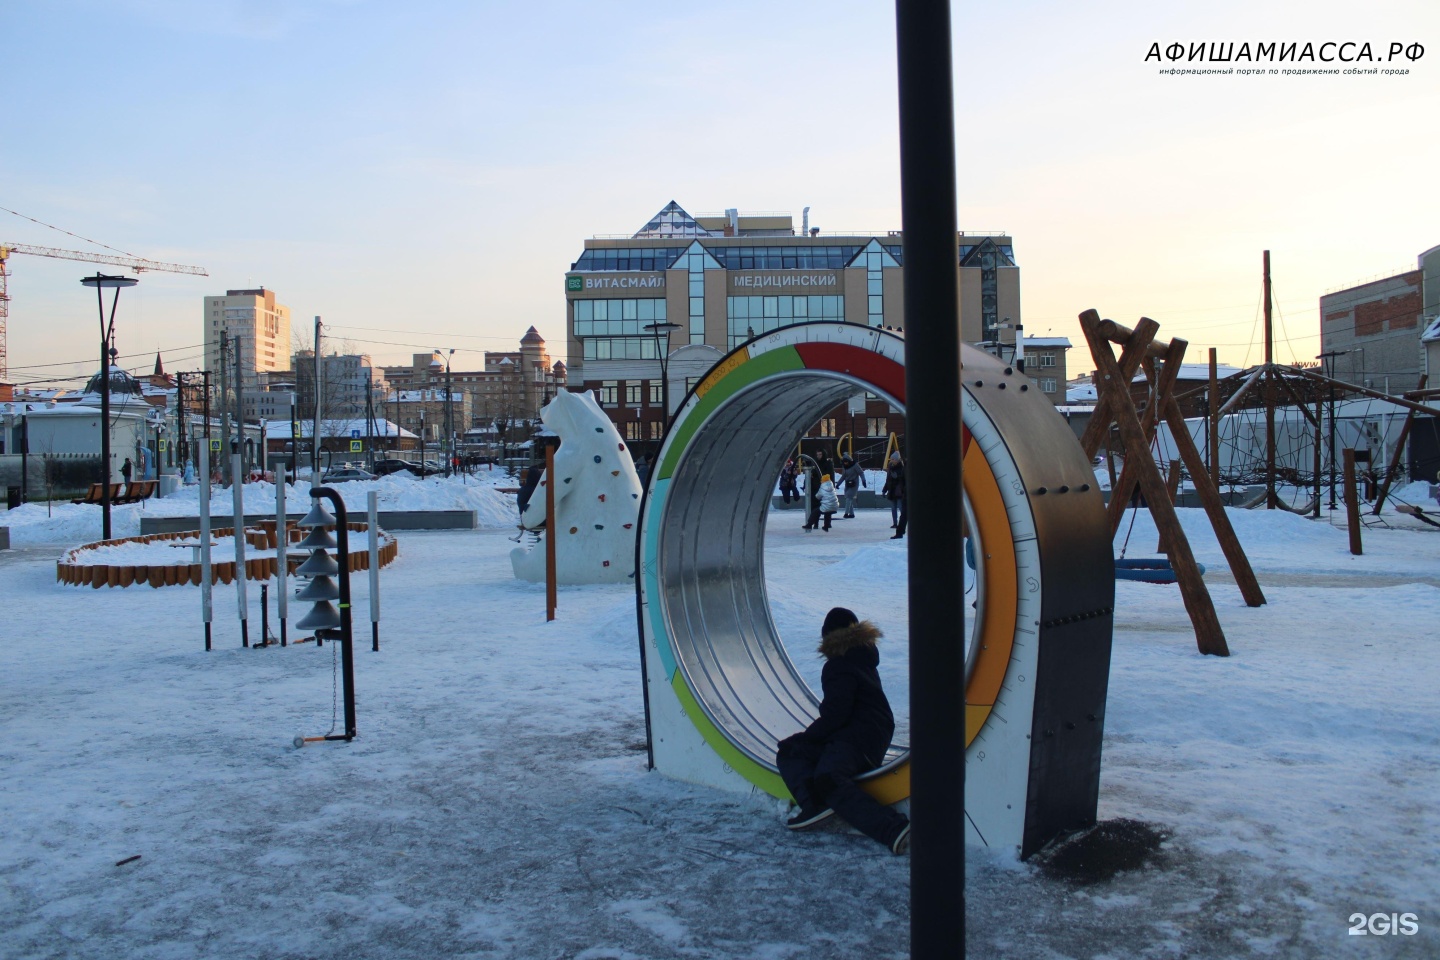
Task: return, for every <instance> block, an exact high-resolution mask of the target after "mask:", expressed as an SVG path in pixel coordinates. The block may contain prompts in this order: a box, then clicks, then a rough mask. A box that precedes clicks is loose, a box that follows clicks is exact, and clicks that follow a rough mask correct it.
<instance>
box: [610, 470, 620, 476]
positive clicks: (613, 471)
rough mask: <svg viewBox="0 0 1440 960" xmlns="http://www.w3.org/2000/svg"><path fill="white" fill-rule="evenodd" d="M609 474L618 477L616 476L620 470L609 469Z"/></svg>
mask: <svg viewBox="0 0 1440 960" xmlns="http://www.w3.org/2000/svg"><path fill="white" fill-rule="evenodd" d="M610 476H612V477H618V476H620V471H619V470H611V471H610Z"/></svg>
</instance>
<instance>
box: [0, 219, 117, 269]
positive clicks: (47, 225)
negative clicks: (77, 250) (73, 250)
mask: <svg viewBox="0 0 1440 960" xmlns="http://www.w3.org/2000/svg"><path fill="white" fill-rule="evenodd" d="M0 210H4V211H5V212H6V213H13V214H15V216H17V217H19V218H20V219H21V220H29V221H30V222H31V223H38V224H40V226H42V227H49V228H50V229H51V230H58V231H59V232H61V233H63V234H65V235H66V236H67V237H74V238H75V239H76V240H84V241H85V242H86V243H93V244H95V246H97V247H104V248H105V249H106V250H114V251H115V252H116V253H123V254H125V256H127V257H131V258H133V259H135V260H144V259H145V258H144V257H140V256H136V255H135V254H133V253H130V252H128V251H125V250H121V249H120V248H119V247H112V246H110V245H109V244H108V243H101V242H100V241H99V240H91V239H90V238H89V237H82V236H80V234H78V233H71V232H70V231H69V230H66V229H64V228H63V227H57V226H55V225H54V224H53V223H46V222H45V221H44V220H36V219H35V218H34V217H27V216H25V214H23V213H18V212H16V211H14V210H11V209H10V208H9V207H0Z"/></svg>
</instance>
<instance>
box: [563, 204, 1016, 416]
mask: <svg viewBox="0 0 1440 960" xmlns="http://www.w3.org/2000/svg"><path fill="white" fill-rule="evenodd" d="M959 256H960V267H961V269H960V271H959V273H960V279H959V290H958V295H959V297H960V305H961V328H962V335H963V336H964V338H965V339H966V340H968V341H970V342H973V343H981V342H985V341H993V342H996V343H998V342H1000V341H1002V340H1004V339H1006V336H1007V332H1008V335H1009V336H1010V337H1013V329H1011V327H1010V326H1007V324H1006V321H1010V322H1011V324H1016V323H1021V322H1023V321H1022V318H1021V315H1020V277H1019V273H1020V271H1019V268H1018V267H1017V266H1016V264H1015V255H1014V250H1013V248H1012V244H1011V239H1010V237H1008V236H1006V235H1004V234H990V233H987V234H980V235H976V234H969V233H961V234H960V235H959ZM903 276H904V252H903V250H902V248H901V234H900V232H899V231H888V232H883V233H874V234H872V233H846V234H844V235H835V236H828V235H824V234H822V233H821V231H820V230H819V229H818V228H816V229H811V228H810V226H809V222H808V208H807V212H806V219H805V220H804V221H802V225H801V228H800V230H799V231H797V230H796V229H795V224H794V220H793V218H792V217H791V216H790V215H789V214H758V215H744V216H742V215H741V214H740V213H739V212H738V211H737V210H733V209H732V210H727V211H725V213H723V214H718V215H701V216H698V217H692V216H691V215H690V214H688V213H686V212H685V210H683V209H682V208H681V207H680V206H679V205H678V204H676V203H674V202H673V201H672V202H671V203H670V204H668V205H667V206H666V207H665V208H664V209H662V210H661V211H660V212H659V213H657V214H656V215H655V216H654V217H653V218H651V220H650V221H649V222H648V223H646V224H645V226H643V227H642V228H641V229H640V230H639V231H637V232H636V233H634V234H633V235H629V236H618V237H617V236H597V237H593V238H591V239H588V240H586V241H585V242H584V248H583V249H582V251H581V253H580V256H579V257H578V259H576V260H575V262H574V263H573V264H571V267H570V269H569V270H568V271H566V275H565V300H566V330H567V333H568V334H569V337H568V339H569V357H568V364H567V370H568V386H569V388H570V389H571V390H587V389H588V390H593V391H595V393H596V395H597V397H598V398H599V399H600V403H601V406H602V407H603V408H605V409H606V410H607V411H608V412H609V413H610V415H611V419H612V420H614V421H615V423H616V425H617V427H618V428H619V429H620V432H621V435H622V436H625V437H627V438H628V439H630V440H633V441H643V440H652V439H656V438H658V437H659V436H660V433H661V430H662V427H661V424H662V423H663V420H664V412H663V409H662V398H663V395H664V393H665V392H666V391H665V390H664V389H663V388H662V385H661V383H660V378H661V373H660V366H661V364H660V359H661V357H662V355H663V356H664V357H665V358H666V364H665V365H666V367H667V368H668V370H667V377H666V379H668V381H669V391H668V393H669V403H670V409H671V410H674V409H675V408H676V407H678V406H679V404H680V403H681V402H682V401H683V399H684V397H685V393H686V391H687V390H688V388H689V387H690V386H691V385H693V383H694V382H695V380H697V379H698V378H699V377H701V376H703V375H704V373H705V372H706V371H707V370H709V369H710V367H711V365H713V364H714V363H715V362H716V361H717V360H719V359H720V358H721V357H723V356H724V355H725V354H726V353H728V352H729V351H730V350H732V349H734V348H735V347H737V346H739V345H740V344H742V343H744V342H745V341H746V340H749V339H750V338H751V337H754V336H757V335H759V334H763V333H767V332H769V331H771V330H775V329H777V328H779V327H783V326H788V325H790V324H793V323H804V322H807V321H814V320H836V321H844V322H846V323H854V324H860V325H865V326H872V327H887V328H890V329H894V330H903V329H904V316H903V311H904V291H903V289H902V283H903V279H902V278H903ZM847 410H848V414H849V418H848V420H846V418H845V417H841V416H837V417H836V418H827V419H834V420H836V421H837V423H835V424H834V427H835V429H837V430H839V429H840V428H841V427H842V426H844V427H852V428H854V429H852V430H851V431H850V432H852V433H856V432H857V431H859V430H871V429H875V430H881V432H882V433H883V432H884V431H885V429H886V428H887V427H892V428H893V424H894V422H895V420H896V419H897V418H896V417H895V416H893V414H887V412H886V410H887V407H886V404H885V403H884V402H883V401H876V400H875V399H874V398H863V400H855V401H852V403H851V404H850V405H849V407H848V408H847ZM838 421H844V422H838ZM829 426H830V425H829V424H827V423H826V421H824V420H822V422H821V423H820V424H819V425H817V430H820V431H827V430H828V427H829ZM886 436H887V437H888V434H886Z"/></svg>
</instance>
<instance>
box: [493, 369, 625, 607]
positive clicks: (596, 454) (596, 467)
mask: <svg viewBox="0 0 1440 960" xmlns="http://www.w3.org/2000/svg"><path fill="white" fill-rule="evenodd" d="M540 419H541V420H543V421H544V422H545V426H546V427H548V428H549V429H550V431H551V432H553V433H555V434H556V435H557V436H559V437H560V447H559V449H557V450H556V451H555V478H556V479H555V521H554V522H553V523H546V522H545V521H546V516H545V492H546V487H547V485H548V484H549V483H550V475H549V474H548V473H546V474H542V475H541V477H540V484H539V486H537V487H536V488H535V493H534V494H533V495H532V496H531V497H530V505H529V507H528V508H527V509H526V510H525V514H524V516H523V517H522V518H521V520H522V524H523V525H524V526H525V527H526V529H530V530H534V529H538V528H539V527H540V526H541V524H544V525H545V528H546V533H545V535H546V536H553V537H555V538H556V539H555V579H556V581H557V582H558V583H620V582H624V581H626V580H629V579H630V578H631V577H632V576H633V575H634V572H635V523H636V519H637V517H638V516H639V513H640V493H641V486H640V477H639V476H638V475H636V473H635V463H634V461H633V460H631V458H630V448H629V447H628V446H626V444H625V441H624V440H622V439H620V434H619V433H618V432H616V430H615V425H614V424H612V423H611V422H610V418H609V417H607V416H605V412H604V411H603V410H601V409H600V405H599V404H598V403H596V402H595V397H594V395H593V394H591V393H590V392H589V391H586V392H584V393H569V392H566V391H562V392H560V393H559V394H557V395H556V397H555V399H553V400H551V401H550V402H549V403H547V404H546V405H545V408H544V409H543V410H541V411H540ZM510 563H511V566H512V567H513V568H514V570H515V576H516V578H517V579H520V580H530V581H535V582H543V581H544V579H545V543H544V541H543V540H542V541H541V542H540V543H537V544H533V545H531V546H528V547H517V548H515V549H514V550H511V551H510Z"/></svg>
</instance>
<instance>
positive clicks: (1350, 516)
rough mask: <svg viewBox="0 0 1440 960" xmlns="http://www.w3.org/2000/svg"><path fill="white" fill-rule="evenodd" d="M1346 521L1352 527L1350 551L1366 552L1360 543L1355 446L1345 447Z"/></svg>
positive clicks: (1354, 552)
mask: <svg viewBox="0 0 1440 960" xmlns="http://www.w3.org/2000/svg"><path fill="white" fill-rule="evenodd" d="M1345 522H1346V525H1347V526H1348V527H1349V528H1350V552H1351V553H1353V554H1354V555H1355V556H1357V557H1358V556H1360V555H1361V554H1362V553H1364V552H1365V550H1364V548H1363V546H1362V545H1361V543H1360V493H1359V491H1358V490H1356V489H1355V448H1354V447H1346V448H1345Z"/></svg>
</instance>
